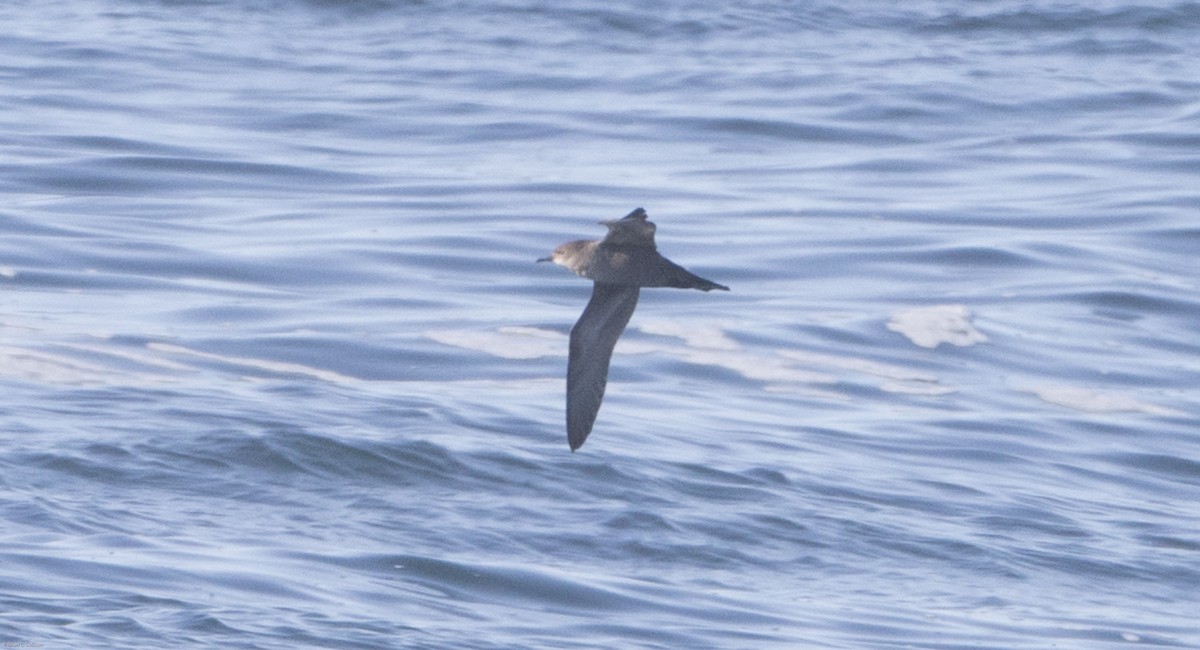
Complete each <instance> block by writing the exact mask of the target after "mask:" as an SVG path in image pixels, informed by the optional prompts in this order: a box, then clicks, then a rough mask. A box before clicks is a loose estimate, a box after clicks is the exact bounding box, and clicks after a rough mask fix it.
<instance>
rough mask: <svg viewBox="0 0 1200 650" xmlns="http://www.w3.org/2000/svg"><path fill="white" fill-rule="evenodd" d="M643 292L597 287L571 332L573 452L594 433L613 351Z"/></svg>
mask: <svg viewBox="0 0 1200 650" xmlns="http://www.w3.org/2000/svg"><path fill="white" fill-rule="evenodd" d="M639 292H640V289H639V288H638V287H636V286H634V285H624V284H604V283H600V282H597V283H595V285H594V286H593V287H592V299H591V300H589V301H588V304H587V308H586V309H584V310H583V315H582V316H580V317H579V321H578V322H577V323H575V327H572V328H571V353H570V356H569V357H568V358H567V442H568V444H570V445H571V451H575V450H576V449H579V447H580V446H582V445H583V441H584V440H586V439H587V437H588V434H589V433H591V432H592V424H593V423H595V421H596V413H597V412H598V411H599V410H600V402H601V400H603V399H604V387H605V385H607V384H608V362H609V360H610V359H612V352H613V347H614V346H615V345H616V344H617V339H618V338H620V337H621V332H623V331H625V325H626V324H627V323H629V317H630V316H632V315H633V309H634V308H635V307H637V301H638V294H639Z"/></svg>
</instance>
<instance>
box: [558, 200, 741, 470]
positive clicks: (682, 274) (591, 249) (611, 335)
mask: <svg viewBox="0 0 1200 650" xmlns="http://www.w3.org/2000/svg"><path fill="white" fill-rule="evenodd" d="M600 224H601V225H603V226H607V227H608V234H607V235H605V236H604V239H600V240H586V239H584V240H578V241H570V242H567V243H565V244H563V245H561V246H559V247H558V248H556V249H554V252H553V253H551V254H550V256H549V257H544V258H542V259H540V260H538V261H539V262H554V263H555V264H558V265H559V266H564V267H566V268H568V269H570V270H572V271H574V272H575V273H577V274H579V275H581V276H583V277H585V278H588V279H589V280H592V281H594V282H595V284H594V285H593V286H592V299H591V300H589V301H588V304H587V307H586V308H585V309H584V310H583V315H582V316H580V317H579V321H578V322H576V323H575V326H574V327H572V328H571V346H570V354H569V356H568V357H567V443H568V444H569V445H570V446H571V451H575V450H576V449H579V447H581V446H582V445H583V441H584V440H586V439H587V437H588V434H589V433H591V432H592V425H593V424H594V423H595V422H596V413H597V412H599V410H600V402H601V400H603V399H604V387H605V386H606V385H607V384H608V365H609V361H610V360H611V359H612V352H613V346H615V345H616V344H617V339H618V338H620V337H621V332H623V331H625V325H626V324H627V323H628V322H629V317H630V316H632V315H633V309H634V307H637V301H638V294H639V293H640V292H641V289H642V287H674V288H677V289H699V290H701V291H711V290H713V289H720V290H721V291H729V287H726V286H724V285H721V284H717V283H716V282H713V281H711V280H705V279H704V278H702V277H700V276H698V275H696V274H694V273H692V272H691V271H688V270H687V269H685V268H683V267H682V266H679V265H678V264H676V263H674V262H672V261H671V260H669V259H667V258H665V257H663V256H662V255H659V253H658V247H657V246H655V244H654V231H655V226H654V222H652V221H650V220H649V219H648V218H647V215H646V211H645V210H643V209H642V208H637V209H636V210H634V211H633V212H630V213H629V214H627V215H625V217H623V218H621V219H613V220H611V221H601V222H600Z"/></svg>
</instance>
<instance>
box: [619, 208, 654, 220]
mask: <svg viewBox="0 0 1200 650" xmlns="http://www.w3.org/2000/svg"><path fill="white" fill-rule="evenodd" d="M648 216H649V215H647V214H646V209H645V208H634V209H633V212H630V213H629V214H627V215H625V216H624V217H621V218H622V219H646V218H647V217H648Z"/></svg>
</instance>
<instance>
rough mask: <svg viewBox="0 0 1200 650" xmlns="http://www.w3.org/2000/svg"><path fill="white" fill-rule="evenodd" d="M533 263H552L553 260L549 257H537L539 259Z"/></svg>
mask: <svg viewBox="0 0 1200 650" xmlns="http://www.w3.org/2000/svg"><path fill="white" fill-rule="evenodd" d="M534 261H535V262H553V261H554V259H553V258H550V257H539V258H537V259H536V260H534Z"/></svg>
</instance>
